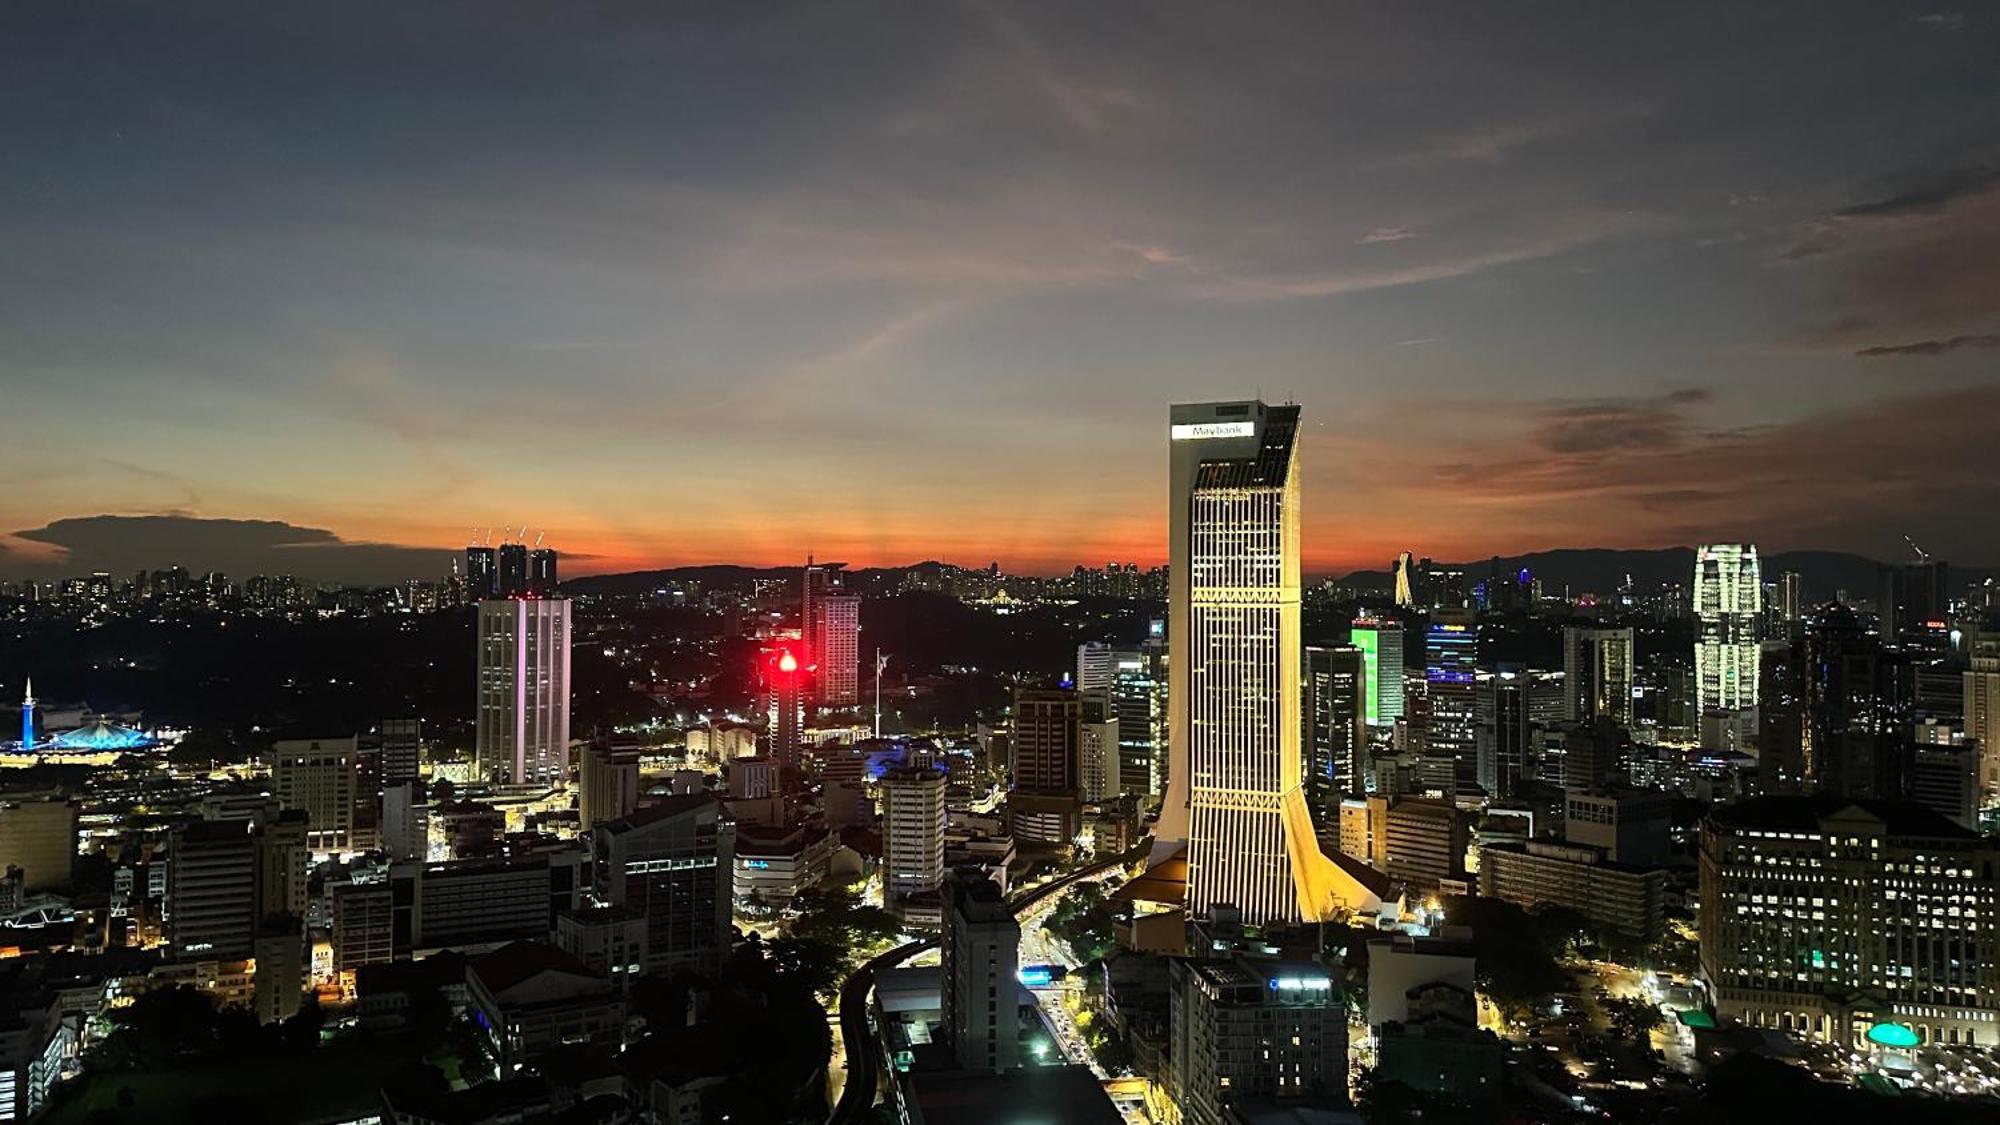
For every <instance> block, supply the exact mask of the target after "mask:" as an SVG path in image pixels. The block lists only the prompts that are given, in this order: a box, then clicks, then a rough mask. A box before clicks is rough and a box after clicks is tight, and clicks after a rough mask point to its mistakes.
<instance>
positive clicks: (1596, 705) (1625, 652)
mask: <svg viewBox="0 0 2000 1125" xmlns="http://www.w3.org/2000/svg"><path fill="white" fill-rule="evenodd" d="M1563 693H1564V694H1563V718H1564V719H1565V720H1566V721H1568V722H1572V723H1578V722H1589V721H1590V720H1592V719H1610V720H1611V721H1612V722H1614V723H1617V724H1618V725H1619V726H1622V727H1629V726H1631V725H1632V630H1631V629H1629V628H1625V629H1587V628H1580V627H1576V626H1572V627H1570V628H1567V629H1564V630H1563Z"/></svg>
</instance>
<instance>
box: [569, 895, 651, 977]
mask: <svg viewBox="0 0 2000 1125" xmlns="http://www.w3.org/2000/svg"><path fill="white" fill-rule="evenodd" d="M556 948H558V949H560V950H562V951H563V952H564V953H567V954H569V955H570V956H571V957H574V958H576V959H577V960H578V961H581V962H583V964H584V966H585V967H587V968H588V969H589V970H590V971H591V972H593V973H596V974H598V975H599V976H606V977H610V978H611V979H613V980H627V979H630V978H631V977H633V976H636V975H638V974H639V973H641V972H643V971H645V967H646V916H645V915H644V914H642V913H640V912H639V911H638V910H635V909H633V908H632V907H629V906H583V907H578V908H577V909H575V910H564V911H561V912H559V913H558V914H557V915H556Z"/></svg>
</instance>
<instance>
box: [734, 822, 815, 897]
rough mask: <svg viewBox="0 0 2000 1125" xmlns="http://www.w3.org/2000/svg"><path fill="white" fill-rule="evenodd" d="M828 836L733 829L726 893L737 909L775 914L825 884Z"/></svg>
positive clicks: (804, 830) (810, 828)
mask: <svg viewBox="0 0 2000 1125" xmlns="http://www.w3.org/2000/svg"><path fill="white" fill-rule="evenodd" d="M834 843H835V840H834V837H833V834H832V833H830V832H828V831H827V830H826V829H825V828H823V827H819V826H816V825H806V824H784V825H776V826H771V827H765V826H753V825H748V824H738V825H737V826H736V866H735V870H734V871H733V873H732V875H733V881H732V888H733V892H734V894H735V896H736V902H737V904H738V905H739V906H742V907H745V908H755V909H758V910H765V911H770V910H781V909H783V908H785V907H787V906H790V905H791V902H792V900H793V899H795V898H797V897H798V896H799V892H801V891H804V890H807V889H808V888H811V887H815V886H818V885H819V884H820V882H821V881H822V880H824V879H825V878H826V875H827V867H828V864H829V863H830V862H831V861H832V858H833V846H834Z"/></svg>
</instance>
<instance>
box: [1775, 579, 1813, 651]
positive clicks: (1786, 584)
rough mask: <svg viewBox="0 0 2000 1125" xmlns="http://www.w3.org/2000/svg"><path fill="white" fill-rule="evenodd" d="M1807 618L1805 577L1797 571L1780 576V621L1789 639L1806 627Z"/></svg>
mask: <svg viewBox="0 0 2000 1125" xmlns="http://www.w3.org/2000/svg"><path fill="white" fill-rule="evenodd" d="M1805 616H1806V581H1805V577H1804V576H1803V575H1801V574H1800V573H1799V572H1798V571H1796V570H1788V571H1786V572H1784V573H1783V574H1780V575H1778V619H1779V620H1780V621H1781V622H1783V623H1784V626H1785V635H1786V636H1787V637H1796V636H1798V634H1799V631H1800V630H1801V629H1802V628H1804V626H1805Z"/></svg>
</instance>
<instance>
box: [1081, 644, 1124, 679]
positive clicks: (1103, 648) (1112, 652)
mask: <svg viewBox="0 0 2000 1125" xmlns="http://www.w3.org/2000/svg"><path fill="white" fill-rule="evenodd" d="M1122 651H1124V650H1122V649H1120V648H1119V647H1118V646H1117V645H1114V644H1112V643H1111V642H1109V641H1085V642H1084V643H1083V644H1080V645H1078V646H1076V687H1077V690H1078V691H1097V690H1099V689H1102V688H1109V687H1110V686H1111V677H1112V675H1113V674H1114V672H1115V671H1116V669H1117V666H1118V654H1119V653H1120V652H1122Z"/></svg>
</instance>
